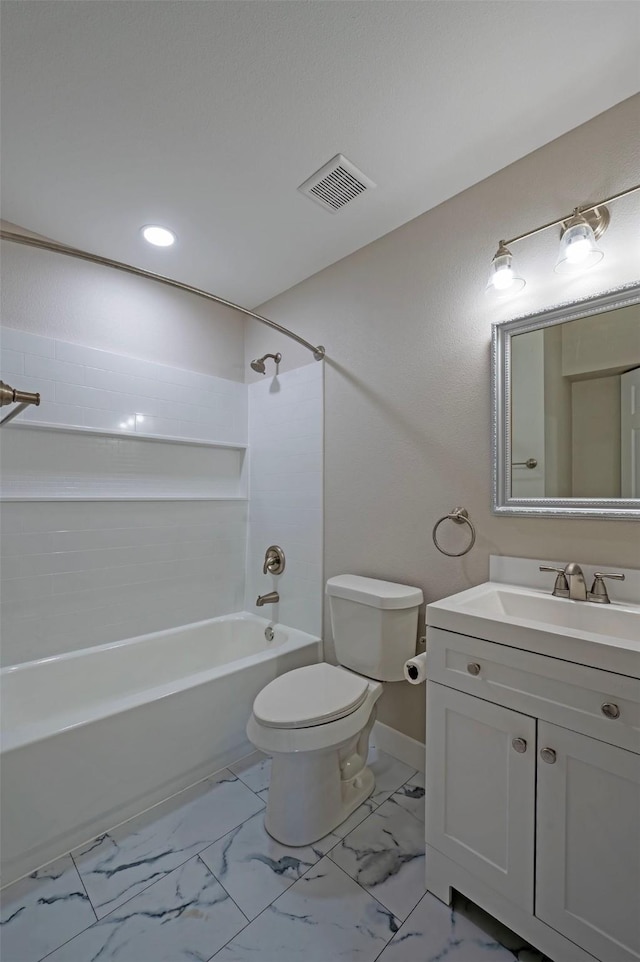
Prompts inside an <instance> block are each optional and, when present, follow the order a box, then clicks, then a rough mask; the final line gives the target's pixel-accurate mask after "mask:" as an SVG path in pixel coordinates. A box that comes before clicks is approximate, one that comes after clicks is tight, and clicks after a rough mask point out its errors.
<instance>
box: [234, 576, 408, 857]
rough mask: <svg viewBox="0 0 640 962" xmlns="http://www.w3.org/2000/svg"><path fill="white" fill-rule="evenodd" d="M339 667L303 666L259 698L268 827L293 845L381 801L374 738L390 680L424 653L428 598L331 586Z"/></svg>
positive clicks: (255, 718) (358, 582)
mask: <svg viewBox="0 0 640 962" xmlns="http://www.w3.org/2000/svg"><path fill="white" fill-rule="evenodd" d="M327 594H328V595H329V606H330V611H331V624H332V628H333V637H334V645H335V648H336V654H337V656H338V659H339V661H340V665H339V666H334V665H329V664H326V663H321V664H317V665H309V666H307V667H305V668H296V669H295V670H294V671H290V672H286V673H285V674H284V675H281V676H280V677H279V678H276V679H274V681H272V682H270V683H269V684H268V685H267V686H266V687H265V688H263V690H262V691H261V692H260V693H259V694H258V695H257V697H256V699H255V701H254V704H253V712H252V714H251V717H250V719H249V722H248V724H247V736H248V738H249V741H250V742H251V743H252V744H253V745H255V747H256V748H259V749H260V750H261V751H263V752H266V753H267V754H269V755H271V756H272V768H271V783H270V786H269V795H268V800H267V810H266V813H265V828H266V829H267V831H268V832H269V834H270V835H272V836H273V837H274V838H275V839H277V841H279V842H282V843H283V844H285V845H293V846H300V845H309V844H311V843H312V842H315V841H317V840H318V839H320V838H323V837H324V836H325V835H328V834H329V832H331V831H332V830H333V829H334V828H336V827H337V826H338V825H339V824H340V823H341V822H343V821H344V820H345V819H346V818H348V816H349V815H350V814H351V812H353V811H354V809H356V808H357V807H358V806H359V805H360V804H362V802H363V801H365V799H366V798H368V796H369V795H370V794H371V793H372V791H373V789H374V787H375V779H374V776H373V772H372V771H371V769H370V768H368V767H367V764H366V762H367V754H368V750H369V735H370V733H371V729H372V727H373V724H374V721H375V717H376V702H377V700H378V698H379V697H380V695H381V694H382V690H383V685H382V682H383V681H400V680H402V678H403V674H402V669H403V666H404V662H405V661H406V660H407V658H410V657H412V656H413V655H414V654H415V643H416V631H417V621H418V608H419V606H420V604H421V603H422V601H423V596H422V591H421V590H420V589H419V588H411V587H409V586H407V585H398V584H394V583H392V582H386V581H379V580H377V579H371V578H363V577H360V576H357V575H340V576H338V577H336V578H331V579H329V581H328V582H327Z"/></svg>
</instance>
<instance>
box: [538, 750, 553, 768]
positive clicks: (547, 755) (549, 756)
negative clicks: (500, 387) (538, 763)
mask: <svg viewBox="0 0 640 962" xmlns="http://www.w3.org/2000/svg"><path fill="white" fill-rule="evenodd" d="M540 758H541V759H542V761H543V762H546V763H547V765H555V763H556V753H555V752H554V750H553V748H543V749H542V750H541V752H540Z"/></svg>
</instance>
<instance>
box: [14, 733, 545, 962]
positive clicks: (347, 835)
mask: <svg viewBox="0 0 640 962" xmlns="http://www.w3.org/2000/svg"><path fill="white" fill-rule="evenodd" d="M369 764H370V765H371V767H372V768H373V770H374V772H375V775H376V788H375V791H374V793H373V795H372V797H371V798H370V799H369V800H368V801H367V802H366V803H365V804H363V805H361V806H360V808H359V809H357V810H356V811H355V812H354V813H353V814H352V815H351V816H350V817H349V818H348V819H347V820H346V822H345V823H343V825H341V826H338V828H336V829H335V830H334V831H333V832H332V833H331V834H330V835H327V836H326V838H323V839H320V840H319V841H318V842H314V843H313V845H309V846H307V847H305V848H287V847H286V846H284V845H280V844H279V843H278V842H276V841H274V839H272V838H270V836H269V835H267V833H266V831H265V829H264V821H263V819H264V806H265V803H266V796H267V793H268V789H269V778H270V760H269V759H268V758H267V757H265V756H263V755H261V754H260V753H258V752H256V753H255V754H254V755H251V756H249V757H248V758H246V759H243V760H241V761H239V762H238V763H236V764H234V765H231V766H230V767H229V768H228V769H225V770H223V771H222V772H218V773H216V774H215V775H213V776H211V777H210V778H208V779H205V780H204V781H203V782H200V783H199V784H198V785H195V786H193V787H192V788H190V789H188V790H186V791H185V792H182V793H181V794H180V795H177V796H175V797H174V798H172V799H169V800H168V801H166V802H163V803H162V804H161V805H158V806H156V807H155V808H153V809H151V810H150V811H148V812H146V813H144V814H143V815H139V816H137V817H136V818H134V819H131V820H130V821H128V822H126V823H124V824H123V825H120V826H119V827H118V828H117V829H115V830H113V831H111V832H107V833H106V834H104V835H102V836H100V837H98V838H96V839H94V840H93V841H92V842H90V843H89V844H87V845H84V846H81V847H80V848H78V849H75V850H74V851H73V852H70V853H69V854H68V855H65V856H63V857H62V858H60V859H57V860H56V861H55V862H53V863H51V864H50V865H48V866H46V867H45V868H44V869H41V870H39V871H38V872H35V873H34V874H33V875H32V876H30V877H29V878H26V879H22V880H21V881H20V882H17V883H15V885H12V886H9V887H8V888H7V889H5V890H4V891H3V892H2V897H1V903H2V904H1V912H0V958H1V959H2V962H40V960H42V959H45V958H46V959H47V960H49V962H90V960H91V962H93V960H100V962H163V960H166V962H182V960H184V962H187V960H189V962H208V960H211V959H215V960H217V962H244V960H249V959H251V960H256V962H288V960H304V962H314V960H315V962H334V960H336V962H337V960H345V962H360V960H361V962H375V960H378V962H435V960H446V962H514V960H518V962H548V960H545V959H544V957H543V956H542V955H541V954H540V953H539V952H537V951H535V950H534V949H532V948H531V947H529V946H527V945H526V944H524V943H523V941H522V940H521V939H520V938H518V937H517V936H515V935H514V934H513V933H511V932H509V931H508V930H507V929H505V928H504V927H502V926H500V925H499V923H497V922H496V921H495V920H494V919H491V918H490V917H489V916H487V915H486V914H485V913H483V912H481V911H480V910H479V909H478V908H476V907H475V906H473V905H472V904H471V903H469V902H467V901H465V900H464V899H462V898H460V897H458V898H457V899H456V901H455V902H454V905H453V907H450V906H446V905H443V904H442V902H439V901H438V899H436V898H435V897H434V896H432V895H430V894H425V890H424V881H423V878H424V776H423V775H421V774H420V773H418V772H415V771H414V770H413V769H411V768H409V767H408V766H407V765H405V764H403V763H402V762H400V761H398V760H397V759H395V758H393V757H391V756H390V755H387V754H385V753H384V752H381V751H378V750H377V749H375V748H372V749H371V755H370V758H369Z"/></svg>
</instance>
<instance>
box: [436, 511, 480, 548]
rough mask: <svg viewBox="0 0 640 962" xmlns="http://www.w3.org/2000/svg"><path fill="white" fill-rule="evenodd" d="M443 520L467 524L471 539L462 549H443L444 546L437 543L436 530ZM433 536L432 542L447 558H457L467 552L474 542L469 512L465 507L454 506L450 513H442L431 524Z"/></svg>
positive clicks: (474, 536) (473, 531)
mask: <svg viewBox="0 0 640 962" xmlns="http://www.w3.org/2000/svg"><path fill="white" fill-rule="evenodd" d="M443 521H453V522H455V524H467V525H469V531H470V532H471V541H470V542H469V544H468V545H467V547H466V548H465V549H464V550H463V551H445V550H444V548H443V547H442V546H441V545H440V544H439V543H438V537H437V531H438V528H439V527H440V525H441V524H442V522H443ZM431 537H432V538H433V543H434V545H435V546H436V548H437V549H438V551H441V552H442V554H446V555H447V557H448V558H459V557H460V556H461V555H463V554H467V553H468V552H469V551H471V549H472V548H473V546H474V544H475V543H476V529H475V528H474V526H473V524H472V522H471V521H470V520H469V512H468V511H467V509H466V508H454V509H453V511H451V513H450V514H445V515H443V516H442V517H441V518H440V520H439V521H436V523H435V524H434V526H433V532H432V534H431Z"/></svg>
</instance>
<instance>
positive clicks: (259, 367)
mask: <svg viewBox="0 0 640 962" xmlns="http://www.w3.org/2000/svg"><path fill="white" fill-rule="evenodd" d="M268 357H272V358H273V360H274V361H275V362H276V364H279V363H280V361H281V360H282V354H280V352H278V353H277V354H265V355H264V356H263V357H259V358H256V360H255V361H252V362H251V369H252V370H253V371H256V372H257V373H258V374H264V372H265V366H264V362H265V361H266V360H267V358H268Z"/></svg>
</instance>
